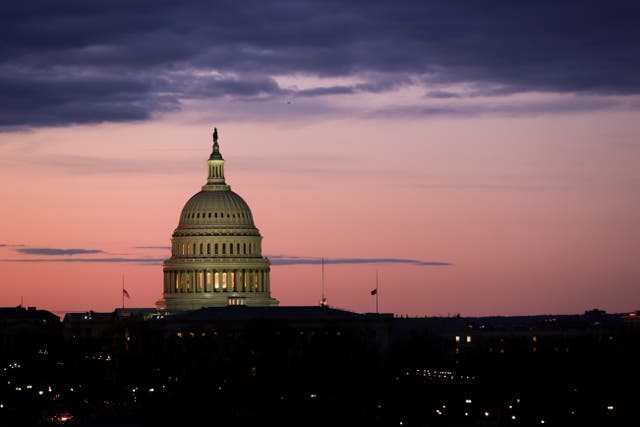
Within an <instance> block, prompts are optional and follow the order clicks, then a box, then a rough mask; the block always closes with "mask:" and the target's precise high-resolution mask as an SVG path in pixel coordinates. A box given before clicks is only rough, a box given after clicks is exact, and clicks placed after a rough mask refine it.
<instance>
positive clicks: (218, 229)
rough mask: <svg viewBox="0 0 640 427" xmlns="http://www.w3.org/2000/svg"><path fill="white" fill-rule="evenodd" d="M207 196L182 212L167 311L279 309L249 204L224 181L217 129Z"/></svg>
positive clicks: (168, 273)
mask: <svg viewBox="0 0 640 427" xmlns="http://www.w3.org/2000/svg"><path fill="white" fill-rule="evenodd" d="M208 166H209V168H208V170H209V176H208V178H207V183H206V184H205V185H204V186H203V187H202V191H200V192H198V193H197V194H195V195H194V196H193V197H191V199H189V201H187V203H186V204H185V206H184V208H183V209H182V213H181V215H180V219H179V223H178V227H177V228H176V229H175V231H174V233H173V236H172V238H171V258H169V259H168V260H166V261H165V262H164V266H163V272H164V291H163V299H162V300H160V301H158V307H159V308H161V309H166V310H168V311H180V310H193V309H199V308H202V307H219V306H227V305H248V306H274V305H277V304H278V301H277V300H276V299H274V298H272V297H271V289H270V281H269V271H270V262H269V260H268V259H267V258H266V257H263V256H262V236H261V235H260V232H259V231H258V229H257V228H256V227H255V225H254V223H253V215H252V214H251V210H250V209H249V206H248V205H247V203H246V202H245V201H244V200H243V199H242V197H240V196H239V195H238V194H236V193H234V192H233V191H231V188H230V187H229V185H227V184H226V182H225V178H224V159H223V158H222V155H221V154H220V147H219V144H218V135H217V130H216V131H214V134H213V151H212V153H211V156H210V157H209V161H208Z"/></svg>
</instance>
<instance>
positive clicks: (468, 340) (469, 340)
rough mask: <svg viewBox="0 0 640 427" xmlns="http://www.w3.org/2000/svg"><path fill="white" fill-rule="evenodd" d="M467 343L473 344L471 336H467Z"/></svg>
mask: <svg viewBox="0 0 640 427" xmlns="http://www.w3.org/2000/svg"><path fill="white" fill-rule="evenodd" d="M467 342H468V343H469V342H471V336H470V335H467Z"/></svg>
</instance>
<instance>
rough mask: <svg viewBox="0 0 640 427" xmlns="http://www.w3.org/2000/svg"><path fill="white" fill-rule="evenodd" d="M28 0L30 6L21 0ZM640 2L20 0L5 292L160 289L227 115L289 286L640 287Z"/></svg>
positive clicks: (473, 294)
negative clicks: (173, 240) (174, 240)
mask: <svg viewBox="0 0 640 427" xmlns="http://www.w3.org/2000/svg"><path fill="white" fill-rule="evenodd" d="M5 3H6V4H5ZM638 22H640V5H639V4H638V3H637V2H634V1H629V2H625V1H620V2H600V1H593V2H592V1H579V2H578V1H576V2H572V1H561V2H557V1H523V2H512V1H488V2H473V1H468V2H450V1H424V0H421V1H415V2H414V1H391V0H369V1H366V2H365V1H312V0H299V1H295V2H291V1H282V0H273V1H268V2H264V1H257V0H256V1H216V2H210V1H196V0H194V1H185V2H174V1H158V0H155V1H138V2H129V1H109V2H86V1H80V0H78V1H64V2H50V1H32V2H4V3H3V4H2V5H1V6H0V180H1V182H2V184H1V185H0V198H1V200H2V203H1V204H0V272H1V274H2V284H1V285H0V306H16V305H18V304H20V302H21V300H22V301H23V302H24V305H25V306H36V307H38V308H41V309H45V310H50V311H54V312H57V313H63V312H65V311H85V310H90V309H93V310H96V311H111V310H113V309H114V308H116V307H119V306H120V305H121V294H122V292H121V287H122V281H123V277H124V281H125V287H126V289H127V291H128V293H129V295H130V299H127V300H126V301H125V303H126V305H127V306H132V307H151V306H154V304H155V302H156V301H157V300H158V299H160V298H161V296H162V261H163V260H164V259H166V258H168V257H169V256H170V251H169V246H170V237H171V234H172V233H173V230H174V229H175V227H176V226H177V224H178V217H179V214H180V211H181V209H182V207H183V206H184V204H185V202H186V201H187V200H188V199H189V198H190V197H191V196H192V195H193V194H195V193H196V192H198V191H199V190H200V187H201V186H202V185H203V184H204V183H205V182H206V177H207V163H206V161H207V158H208V156H209V154H210V152H211V133H212V131H213V128H214V126H215V127H217V129H218V132H219V135H220V150H221V152H222V154H223V156H224V158H225V160H226V164H225V174H226V178H227V183H228V184H230V185H231V188H232V190H233V191H235V192H237V193H238V194H239V195H241V196H242V197H243V199H244V200H245V201H246V202H247V203H248V204H249V206H250V208H251V209H252V212H253V216H254V220H255V223H256V226H257V227H258V229H259V230H260V232H261V234H262V236H263V255H266V256H267V257H269V258H270V259H271V262H272V267H271V292H272V296H274V297H275V298H277V299H278V300H280V304H281V305H315V304H317V303H318V300H319V299H320V296H321V295H320V293H321V285H322V281H321V277H322V275H321V270H322V269H321V259H322V258H324V260H325V266H324V277H325V282H324V283H325V288H326V293H327V297H328V302H329V305H331V306H334V307H338V308H343V309H347V310H353V311H357V312H370V311H374V310H375V297H373V296H371V294H370V291H371V290H372V289H373V288H374V287H375V284H376V275H377V277H378V283H379V289H380V290H379V303H380V310H381V311H384V312H393V313H396V314H399V315H412V316H436V315H444V316H446V315H454V314H458V313H459V314H461V315H464V316H475V315H522V314H551V313H558V314H560V313H582V312H583V311H585V310H589V309H593V308H600V309H604V310H606V311H609V312H623V311H632V310H637V309H640V262H639V261H640V167H639V166H638V165H639V163H640V55H638V48H637V40H640V25H638Z"/></svg>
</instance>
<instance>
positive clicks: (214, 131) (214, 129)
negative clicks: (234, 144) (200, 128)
mask: <svg viewBox="0 0 640 427" xmlns="http://www.w3.org/2000/svg"><path fill="white" fill-rule="evenodd" d="M213 142H218V128H213Z"/></svg>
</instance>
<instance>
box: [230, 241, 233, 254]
mask: <svg viewBox="0 0 640 427" xmlns="http://www.w3.org/2000/svg"><path fill="white" fill-rule="evenodd" d="M229 253H230V254H231V255H233V243H229Z"/></svg>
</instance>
